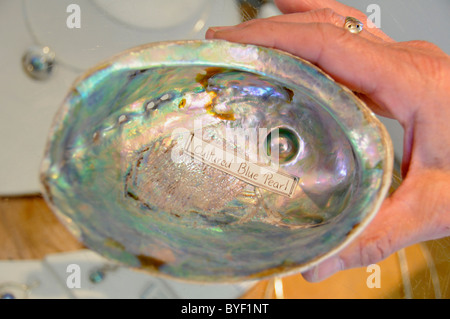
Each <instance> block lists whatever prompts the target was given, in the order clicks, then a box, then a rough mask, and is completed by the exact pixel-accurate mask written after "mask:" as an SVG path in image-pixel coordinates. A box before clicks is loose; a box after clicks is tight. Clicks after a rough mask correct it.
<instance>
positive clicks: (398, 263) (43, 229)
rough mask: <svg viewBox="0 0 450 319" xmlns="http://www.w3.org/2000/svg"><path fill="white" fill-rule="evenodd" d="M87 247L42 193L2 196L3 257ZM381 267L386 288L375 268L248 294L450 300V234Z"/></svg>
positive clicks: (271, 285) (285, 281) (261, 285)
mask: <svg viewBox="0 0 450 319" xmlns="http://www.w3.org/2000/svg"><path fill="white" fill-rule="evenodd" d="M82 248H84V247H83V245H82V244H80V243H79V242H78V241H77V240H76V239H75V238H74V237H73V236H72V235H71V234H70V233H69V232H68V231H67V230H66V229H65V228H64V227H63V226H62V224H61V223H60V222H59V221H58V219H57V218H56V217H55V216H54V215H53V213H52V212H51V210H50V209H49V208H48V206H47V205H46V203H45V201H44V200H43V199H42V198H41V197H40V196H39V195H36V196H27V197H14V198H0V260H7V259H8V260H24V259H26V260H29V259H32V260H36V259H42V258H43V257H44V256H46V255H47V254H53V253H58V252H68V251H76V250H79V249H82ZM378 265H379V266H380V268H379V269H380V274H381V281H380V288H369V287H368V285H367V281H368V279H370V278H369V276H370V275H371V272H368V271H367V269H366V268H358V269H351V270H347V271H342V272H340V273H338V274H336V275H334V276H332V277H331V278H329V279H327V280H325V281H322V282H320V283H308V282H306V281H305V280H304V279H303V278H302V277H301V275H300V274H297V275H292V276H287V277H284V278H275V279H271V280H262V281H260V282H258V283H257V284H256V285H255V286H254V287H253V288H252V289H250V290H249V291H248V292H247V293H246V294H245V295H244V296H242V297H243V298H256V299H260V298H405V297H408V296H410V297H412V298H436V297H440V298H446V299H449V298H450V289H449V288H450V238H444V239H441V240H436V241H430V242H426V243H422V244H417V245H414V246H411V247H408V248H406V249H404V250H403V251H402V252H400V253H395V254H393V255H391V256H390V257H388V258H387V259H386V260H384V261H382V262H381V263H379V264H378ZM405 266H406V267H405Z"/></svg>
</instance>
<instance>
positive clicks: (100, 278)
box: [89, 270, 105, 284]
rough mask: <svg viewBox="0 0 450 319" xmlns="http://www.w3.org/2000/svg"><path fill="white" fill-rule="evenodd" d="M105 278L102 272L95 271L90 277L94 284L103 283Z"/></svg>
mask: <svg viewBox="0 0 450 319" xmlns="http://www.w3.org/2000/svg"><path fill="white" fill-rule="evenodd" d="M104 278H105V273H104V272H103V271H102V270H95V271H93V272H91V274H90V275H89V280H90V281H91V282H92V283H94V284H98V283H99V282H101V281H103V279H104Z"/></svg>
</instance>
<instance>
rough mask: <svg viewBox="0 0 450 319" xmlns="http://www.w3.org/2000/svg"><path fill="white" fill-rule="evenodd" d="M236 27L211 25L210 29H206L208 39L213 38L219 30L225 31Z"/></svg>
mask: <svg viewBox="0 0 450 319" xmlns="http://www.w3.org/2000/svg"><path fill="white" fill-rule="evenodd" d="M232 28H234V26H220V27H209V28H208V30H207V31H206V35H205V37H206V39H211V38H213V37H214V34H215V33H216V32H218V31H224V30H227V29H232Z"/></svg>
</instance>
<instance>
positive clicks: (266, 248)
mask: <svg viewBox="0 0 450 319" xmlns="http://www.w3.org/2000/svg"><path fill="white" fill-rule="evenodd" d="M199 123H200V125H199ZM239 129H240V130H241V131H239ZM252 130H258V132H262V133H261V134H259V136H258V137H259V139H257V140H256V144H258V145H257V146H258V147H261V146H264V147H265V148H262V150H264V152H260V153H258V154H259V155H260V156H257V157H254V156H255V153H254V152H253V150H254V149H253V148H251V147H248V146H251V145H250V144H251V143H252V142H248V141H249V140H250V141H253V142H254V141H255V140H253V139H247V144H246V142H245V141H246V140H245V138H244V139H243V140H242V139H241V140H240V138H242V137H247V138H248V136H249V135H251V134H248V133H249V132H253V131H252ZM230 131H231V132H234V135H231V136H232V137H233V138H232V139H230V135H229V134H228V133H229V132H230ZM236 132H237V133H236ZM192 134H198V135H196V136H200V137H201V139H202V140H203V141H206V142H207V143H210V144H208V145H215V147H219V146H220V147H221V148H222V149H227V150H232V151H235V154H238V156H240V157H242V158H246V159H247V160H248V159H249V158H252V159H255V163H257V165H259V166H260V167H267V166H268V165H269V164H270V163H272V162H274V161H278V165H277V166H276V169H277V172H280V174H282V175H283V176H288V178H291V179H290V181H292V184H289V186H290V187H292V192H291V193H290V194H288V195H286V194H282V193H277V192H276V191H272V189H271V188H270V187H275V186H276V187H279V188H282V187H284V188H285V189H288V187H287V186H288V185H287V184H288V183H289V182H283V183H284V184H283V183H281V182H276V181H272V182H271V181H270V179H268V177H267V176H269V175H267V176H266V180H263V181H264V182H266V183H267V184H269V183H271V185H270V187H269V188H267V187H266V188H264V187H260V185H259V184H257V183H253V182H252V180H251V178H255V173H252V172H250V171H246V172H245V173H243V172H244V169H243V170H242V172H241V173H242V174H243V175H246V178H247V179H245V178H240V177H239V176H238V175H236V174H234V175H233V174H230V173H229V172H228V171H227V170H226V169H218V168H217V167H219V168H220V165H218V166H216V167H215V166H213V165H210V164H209V163H208V162H206V161H201V160H194V159H193V158H192V156H191V154H189V153H188V152H186V149H185V145H187V144H186V140H188V139H189V137H190V136H192ZM258 149H259V148H258ZM272 150H273V151H274V152H272ZM277 152H278V153H277ZM258 154H257V155H258ZM274 154H275V157H274ZM203 156H206V155H205V154H203ZM204 158H206V157H204ZM223 166H226V165H225V162H224V165H223ZM240 168H242V167H240ZM391 173H392V146H391V141H390V138H389V136H388V134H387V133H386V131H385V129H384V127H383V126H382V125H381V124H380V123H379V122H378V120H377V119H376V118H375V116H374V115H373V114H372V112H371V111H370V110H369V109H368V108H367V107H366V106H365V105H364V104H363V103H362V102H361V101H359V100H358V99H357V98H356V97H355V96H354V95H353V94H352V92H351V91H350V90H348V89H347V88H345V87H343V86H342V85H339V84H338V83H336V82H334V81H333V80H332V79H331V78H330V77H329V76H327V75H326V74H324V73H323V72H322V71H321V70H319V69H318V68H316V67H315V66H313V65H312V64H310V63H308V62H306V61H303V60H301V59H298V58H296V57H293V56H291V55H289V54H287V53H284V52H281V51H278V50H273V49H268V48H263V47H257V46H252V45H242V44H233V43H229V42H225V41H178V42H163V43H152V44H148V45H145V46H141V47H138V48H134V49H131V50H129V51H126V52H124V53H121V54H119V55H117V56H115V57H113V58H111V59H110V60H108V61H105V62H104V63H102V64H100V65H98V66H97V67H95V68H93V69H92V70H90V71H89V72H87V73H86V74H85V75H84V76H82V77H81V78H80V79H78V80H77V81H76V82H75V83H74V85H73V87H72V89H71V90H70V92H69V94H68V95H67V98H66V99H65V101H64V103H63V105H62V106H61V108H60V110H59V112H58V114H57V115H56V117H55V120H54V124H53V126H52V128H51V131H50V134H49V140H48V145H47V148H46V150H45V157H44V160H43V163H42V171H41V182H42V186H43V187H42V189H43V194H44V196H45V198H46V200H47V201H48V203H49V205H50V206H51V207H52V209H53V210H54V212H55V213H56V214H57V216H59V217H60V219H61V220H62V221H63V222H64V224H65V225H66V226H67V227H68V228H69V229H70V230H71V231H72V232H73V234H74V235H76V236H77V237H78V238H79V239H80V240H81V241H82V242H83V243H84V244H85V245H86V246H87V247H89V248H91V249H93V250H95V251H97V252H99V253H101V254H103V255H104V256H106V257H109V258H111V259H113V260H116V261H118V262H120V263H123V264H124V265H127V266H130V267H136V268H140V269H145V270H148V271H150V272H151V273H154V274H158V275H163V276H169V277H172V278H180V279H185V280H190V281H227V282H231V281H242V280H248V279H256V278H263V277H267V276H271V275H276V274H286V273H290V272H295V271H303V270H305V269H307V268H309V267H311V266H312V265H314V264H316V263H317V262H319V261H320V260H322V259H324V258H326V257H327V256H329V255H330V254H332V253H336V252H337V251H338V250H339V249H342V248H343V247H344V246H345V245H346V244H347V243H348V242H349V241H350V240H351V239H352V238H353V237H354V236H356V234H358V233H359V232H360V231H361V230H362V229H363V228H364V227H365V226H366V225H367V224H368V223H369V222H370V220H371V219H372V218H373V217H374V215H375V214H376V212H377V210H378V208H379V206H380V204H381V201H382V200H383V199H384V196H385V195H386V192H387V189H388V187H389V184H390V178H391ZM252 174H253V175H252ZM249 181H250V182H249ZM294 182H295V183H296V184H294ZM274 185H275V186H274Z"/></svg>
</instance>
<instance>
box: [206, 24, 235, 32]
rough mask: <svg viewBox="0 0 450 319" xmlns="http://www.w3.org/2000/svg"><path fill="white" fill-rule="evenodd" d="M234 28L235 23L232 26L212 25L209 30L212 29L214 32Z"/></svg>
mask: <svg viewBox="0 0 450 319" xmlns="http://www.w3.org/2000/svg"><path fill="white" fill-rule="evenodd" d="M232 28H234V25H231V26H220V27H210V28H209V30H212V31H213V32H217V31H223V30H226V29H232Z"/></svg>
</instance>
